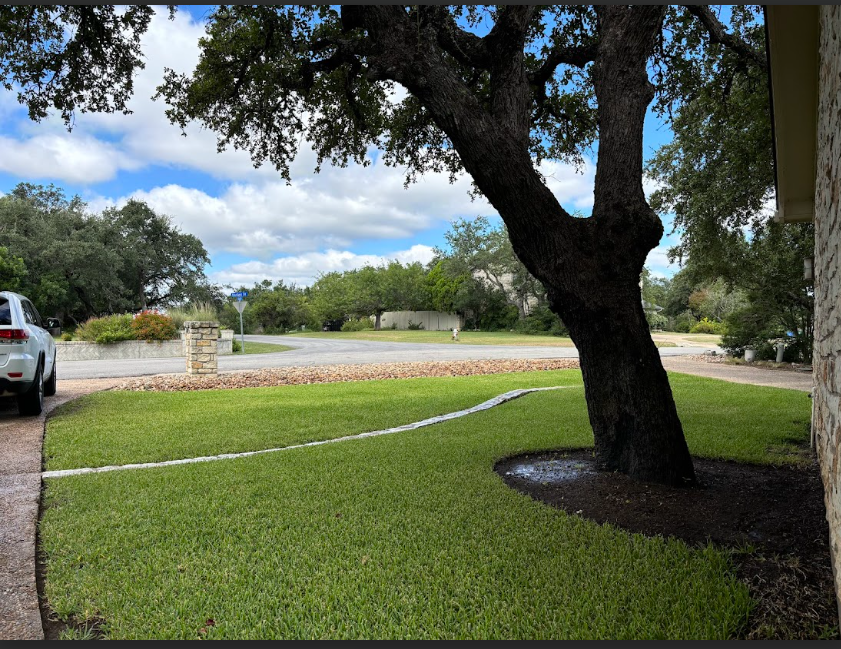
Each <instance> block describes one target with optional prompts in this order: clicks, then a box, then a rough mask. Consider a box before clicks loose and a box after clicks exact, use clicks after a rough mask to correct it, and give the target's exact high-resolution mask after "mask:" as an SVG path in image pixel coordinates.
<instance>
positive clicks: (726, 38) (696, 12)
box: [685, 5, 767, 70]
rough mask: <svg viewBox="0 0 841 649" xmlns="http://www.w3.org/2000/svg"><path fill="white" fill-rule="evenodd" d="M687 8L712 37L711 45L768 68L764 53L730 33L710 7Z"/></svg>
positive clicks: (693, 6)
mask: <svg viewBox="0 0 841 649" xmlns="http://www.w3.org/2000/svg"><path fill="white" fill-rule="evenodd" d="M685 7H686V10H687V11H688V12H689V13H690V14H692V15H693V16H695V17H696V18H697V19H698V20H699V21H700V22H701V24H702V25H703V26H704V28H705V29H706V30H707V33H708V34H709V36H710V43H719V44H721V45H723V46H724V47H726V48H727V49H729V50H732V51H733V52H735V53H736V54H738V55H739V56H740V57H742V58H743V59H747V60H749V61H750V62H751V63H753V64H754V65H757V66H759V67H760V68H761V69H763V70H764V69H765V68H766V67H767V62H766V60H765V55H764V53H760V52H757V51H756V50H755V49H754V48H752V47H751V46H750V44H749V43H747V42H746V41H744V40H743V39H741V38H739V37H738V36H737V35H736V34H731V33H730V32H728V31H727V27H725V26H724V24H723V23H722V22H721V21H720V20H719V19H718V18H717V17H716V15H715V14H714V13H713V12H712V10H711V9H710V7H709V5H685Z"/></svg>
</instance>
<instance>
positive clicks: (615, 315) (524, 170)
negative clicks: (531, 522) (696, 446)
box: [360, 5, 695, 485]
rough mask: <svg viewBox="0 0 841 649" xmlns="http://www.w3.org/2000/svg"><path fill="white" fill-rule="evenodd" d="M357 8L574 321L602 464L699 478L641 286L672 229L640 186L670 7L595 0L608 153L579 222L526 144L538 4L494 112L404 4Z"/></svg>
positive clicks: (506, 64) (509, 50) (499, 66)
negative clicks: (653, 71) (652, 254)
mask: <svg viewBox="0 0 841 649" xmlns="http://www.w3.org/2000/svg"><path fill="white" fill-rule="evenodd" d="M360 11H361V12H362V13H363V15H364V22H365V27H366V29H367V31H368V34H369V35H370V37H371V38H372V42H373V43H374V47H375V49H374V52H373V58H372V59H369V61H370V62H371V67H370V68H369V74H372V75H373V77H372V78H383V79H386V78H388V79H391V80H394V81H398V82H399V83H401V84H402V85H403V86H405V87H406V88H407V89H408V90H409V92H411V93H412V95H414V96H415V97H416V98H418V100H419V101H420V102H421V103H422V104H423V106H424V108H425V109H426V110H427V111H429V113H430V115H431V116H432V118H433V120H434V121H435V123H436V124H437V126H438V127H439V128H440V129H441V130H442V131H443V132H444V133H446V134H447V135H448V136H449V138H450V140H451V142H452V145H453V147H454V148H455V150H456V151H457V152H458V154H459V157H460V159H461V162H462V164H463V165H464V168H465V170H466V171H467V172H468V173H469V174H470V175H471V177H472V178H473V180H474V181H475V183H476V186H477V187H478V188H479V190H480V191H481V192H482V193H483V194H484V196H485V197H486V198H487V199H488V201H489V202H490V203H491V205H493V206H494V208H496V210H497V212H498V213H499V215H500V216H501V217H502V219H503V220H504V221H505V224H506V226H507V228H508V235H509V238H510V240H511V245H512V247H513V249H514V252H515V254H516V255H517V257H518V258H519V259H520V261H522V262H523V264H524V265H525V266H526V268H527V269H528V270H529V272H530V273H531V274H532V275H534V276H535V277H536V278H537V279H538V280H540V282H541V283H542V284H543V285H544V287H546V290H547V297H548V299H549V304H550V307H551V309H552V310H553V311H554V312H555V313H556V314H558V315H559V316H560V317H561V319H562V320H563V321H564V322H565V323H566V324H567V326H568V327H569V328H570V333H571V335H572V339H573V341H574V342H575V344H576V346H577V347H578V351H579V355H580V359H581V367H582V373H583V375H584V385H585V389H586V394H587V408H588V411H589V414H590V423H591V424H592V426H593V434H594V437H595V446H596V457H597V460H598V462H599V464H600V465H601V466H602V467H603V468H605V469H612V470H618V471H622V472H623V473H627V474H628V475H629V476H631V477H633V478H636V479H639V480H652V481H657V482H663V483H667V484H675V485H680V484H687V483H694V481H695V475H694V471H693V469H692V460H691V458H690V456H689V451H688V449H687V446H686V442H685V440H684V438H683V429H682V427H681V424H680V420H679V419H678V416H677V412H676V409H675V404H674V399H673V397H672V392H671V388H670V387H669V383H668V379H667V377H666V372H665V371H664V370H663V365H662V363H661V362H660V356H659V354H658V352H657V348H656V347H655V346H654V343H653V341H652V340H651V335H650V334H649V331H648V325H647V323H646V320H645V314H644V312H643V309H642V303H641V295H640V289H639V278H640V273H641V272H642V268H643V264H644V263H645V259H646V255H647V253H648V252H649V251H650V250H651V249H652V248H654V247H655V246H657V244H658V243H659V241H660V238H661V236H662V234H663V225H662V223H661V222H660V219H659V218H658V217H657V215H656V214H654V212H653V211H652V210H651V208H650V207H649V205H648V203H647V202H646V199H645V194H644V192H643V187H642V162H643V139H642V136H643V124H644V121H645V114H646V110H647V108H648V105H649V104H650V103H651V100H652V98H653V97H654V88H653V86H652V85H651V83H650V81H649V79H648V72H647V66H648V60H649V57H650V56H651V54H652V52H653V51H654V45H655V42H656V39H657V37H658V36H659V35H660V33H661V27H662V23H663V18H664V16H665V7H664V6H656V7H655V6H640V5H632V6H626V5H611V6H599V7H597V9H596V11H597V14H598V32H599V45H598V55H597V57H596V59H595V61H594V62H593V67H592V77H593V83H594V89H595V92H596V98H597V103H598V126H599V152H598V164H597V167H596V178H595V187H594V205H593V212H592V215H591V217H589V218H573V217H572V215H570V214H569V213H568V212H567V211H566V210H564V209H563V207H562V206H561V205H560V204H559V203H558V200H557V198H556V197H555V196H554V194H553V193H552V192H551V190H550V189H549V188H548V187H547V185H546V184H545V182H544V181H543V179H542V178H541V176H540V175H539V174H538V173H537V172H536V170H535V168H534V161H533V160H532V158H531V155H530V152H529V106H530V101H531V99H530V97H531V95H530V90H529V81H528V77H527V74H526V66H525V57H524V54H523V41H524V38H525V32H526V29H525V26H526V25H527V23H528V20H529V16H530V14H529V13H528V11H525V12H522V11H521V10H519V9H518V10H517V12H513V11H512V12H511V14H510V16H509V17H510V18H511V19H512V20H513V21H515V22H516V20H517V19H521V23H522V24H521V27H522V29H519V30H518V29H513V30H509V31H508V33H507V36H508V38H504V39H502V40H500V39H499V38H497V39H496V40H494V51H493V55H494V56H493V64H492V65H491V69H490V77H491V88H490V91H491V94H492V98H491V110H490V112H488V111H487V110H486V109H485V107H483V106H482V105H481V104H480V103H479V101H478V100H477V98H476V97H475V96H474V95H473V94H472V93H471V92H470V91H469V90H468V89H467V88H466V87H465V86H464V84H463V82H462V80H461V79H460V78H459V77H458V76H457V74H456V73H455V71H454V70H453V69H452V68H451V67H449V66H447V65H442V64H441V57H440V52H439V51H438V50H437V49H436V45H435V42H434V40H432V39H430V40H429V41H424V40H422V39H420V36H421V35H422V34H421V32H419V31H418V30H417V29H416V28H415V27H414V26H413V25H409V24H408V23H407V22H406V21H405V16H403V15H402V14H401V13H400V12H401V11H402V9H401V10H399V11H398V10H397V9H395V8H392V7H388V8H383V7H380V6H371V5H367V6H366V7H365V8H364V9H361V10H360ZM511 26H515V25H513V23H511V24H510V25H509V27H511ZM419 39H420V40H419ZM492 40H493V39H492ZM378 75H379V77H378Z"/></svg>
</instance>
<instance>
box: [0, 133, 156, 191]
mask: <svg viewBox="0 0 841 649" xmlns="http://www.w3.org/2000/svg"><path fill="white" fill-rule="evenodd" d="M0 151H2V152H3V155H2V156H0V171H5V172H6V173H10V174H14V175H16V176H20V177H22V178H26V179H32V180H35V179H41V178H60V179H62V180H66V181H70V182H76V183H83V184H87V183H97V182H102V181H105V180H110V179H112V178H113V177H114V176H115V175H116V174H117V172H118V171H120V170H121V169H126V170H131V169H137V168H138V167H139V166H140V165H139V163H137V162H136V161H134V160H133V159H132V158H131V157H130V156H127V155H125V154H124V153H122V152H121V151H120V150H119V149H118V148H117V147H115V146H113V145H111V144H109V143H108V142H103V141H101V140H97V139H96V138H93V137H90V136H78V135H71V134H67V133H64V134H52V133H47V134H44V135H36V136H35V137H32V138H29V139H27V140H23V141H21V140H16V139H13V138H8V137H3V136H0Z"/></svg>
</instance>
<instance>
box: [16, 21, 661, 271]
mask: <svg viewBox="0 0 841 649" xmlns="http://www.w3.org/2000/svg"><path fill="white" fill-rule="evenodd" d="M206 12H207V7H185V8H184V9H182V10H179V12H178V13H177V14H176V17H175V20H174V21H169V20H168V19H167V17H166V12H159V14H158V15H157V16H156V17H155V18H154V20H153V22H152V24H151V26H150V29H149V32H148V33H147V34H146V36H145V37H144V42H143V51H144V53H145V55H146V63H147V65H146V69H145V70H144V71H142V72H141V73H140V75H139V76H138V78H137V80H136V82H135V87H136V93H135V96H134V98H133V99H132V100H131V103H130V107H131V108H132V110H133V111H134V114H132V115H128V116H123V115H95V114H78V115H77V116H76V123H75V127H74V129H73V131H72V132H71V133H68V132H67V130H66V129H65V128H64V125H63V123H62V122H61V120H60V119H58V118H55V117H51V118H48V119H47V120H44V121H42V122H41V123H38V124H36V123H33V122H30V121H29V120H28V118H27V116H26V112H25V110H24V108H23V107H21V106H19V105H18V104H17V102H16V98H15V96H14V94H13V93H10V92H6V91H3V90H2V89H0V151H3V154H2V155H0V192H8V191H10V190H11V189H12V188H13V187H14V186H15V185H16V184H17V183H19V182H31V183H40V184H48V183H54V184H55V185H57V186H60V187H63V188H64V189H65V191H66V192H67V194H68V195H73V194H78V195H80V196H81V197H82V198H83V199H84V200H86V201H87V202H88V204H89V207H90V209H91V210H93V211H99V210H101V209H103V208H104V207H107V206H110V205H120V204H122V203H124V202H125V201H126V200H128V199H129V198H132V197H135V198H139V199H142V200H145V201H146V202H148V203H149V204H150V205H151V206H152V207H153V208H154V209H155V210H156V211H158V212H160V213H165V214H168V215H170V216H171V217H172V219H173V221H174V222H175V223H176V224H177V225H178V226H179V227H180V228H181V229H182V230H184V231H185V232H189V233H191V234H195V235H196V236H198V237H199V238H200V239H201V240H202V241H203V243H204V245H205V247H206V248H207V249H208V252H209V253H210V257H211V265H210V266H209V267H208V268H207V271H208V274H209V276H210V278H211V279H212V280H213V281H216V282H218V283H222V284H233V285H239V284H246V285H250V284H252V283H253V282H256V281H260V280H262V279H265V278H269V279H274V280H276V279H283V280H284V281H286V282H295V283H297V284H299V285H307V284H310V283H312V281H314V279H315V278H316V276H317V275H318V274H319V273H320V272H328V271H333V270H339V271H341V270H348V269H350V268H355V267H359V266H362V265H364V264H366V263H374V264H376V263H381V261H383V260H385V259H392V258H396V259H399V260H401V261H404V262H411V261H421V262H426V261H428V260H429V258H430V257H431V254H432V248H433V247H434V246H441V245H443V243H444V239H443V234H444V232H445V231H446V230H447V229H448V227H449V223H450V222H451V221H453V220H455V219H458V218H462V217H465V218H470V217H475V216H477V215H480V214H482V215H487V216H494V215H495V212H494V210H493V209H492V208H491V207H490V205H488V204H487V202H485V201H484V200H477V201H471V199H470V197H469V196H468V189H469V185H470V184H469V181H468V179H467V178H462V179H460V180H459V181H457V182H456V183H455V184H450V183H449V182H448V180H447V178H446V176H445V175H436V174H429V175H427V176H425V177H423V178H422V179H420V181H419V182H418V183H417V184H415V185H412V186H410V188H409V189H408V190H404V189H403V174H402V171H401V170H400V169H393V168H388V167H385V166H384V165H382V164H380V163H378V162H377V161H375V162H374V164H373V165H371V166H370V167H367V168H363V167H359V166H351V167H349V168H347V169H334V168H329V167H325V168H324V169H323V171H322V173H321V174H319V175H314V174H313V172H312V171H313V169H314V166H315V157H314V155H313V154H312V152H311V151H309V150H308V149H307V148H306V147H304V148H302V150H301V152H300V154H299V156H298V158H297V159H296V161H295V163H294V164H293V166H292V174H293V177H292V180H293V183H292V185H291V186H287V185H286V183H285V182H284V181H283V180H282V179H281V178H280V177H279V175H278V174H277V173H276V172H275V171H274V170H272V169H269V168H261V169H259V170H255V169H254V168H253V166H252V164H251V162H250V160H249V158H248V156H247V154H245V153H243V152H237V151H226V152H223V153H221V154H218V153H217V152H216V144H215V136H214V135H213V134H212V133H210V132H208V131H202V130H200V129H199V128H198V127H197V126H190V127H188V130H187V133H188V135H187V137H186V138H185V137H182V136H181V134H180V130H179V129H178V127H176V126H172V125H170V124H169V123H168V122H167V120H166V117H165V116H164V109H165V105H164V104H163V103H162V102H153V101H151V96H152V95H153V94H154V91H155V86H157V85H158V84H159V83H160V81H161V79H162V76H163V68H164V66H168V67H172V68H174V69H176V70H177V71H179V72H190V71H192V69H193V67H194V66H195V63H196V61H197V58H198V47H197V40H198V38H199V37H200V36H201V35H202V33H203V28H202V19H203V17H204V16H205V15H206ZM670 139H671V133H670V131H669V129H668V128H667V126H665V125H664V124H662V123H660V122H658V120H657V119H656V118H655V117H654V116H653V115H649V118H648V120H647V122H646V129H645V148H646V154H647V155H650V154H651V153H652V152H653V151H654V150H655V149H656V148H657V147H658V146H660V145H661V144H663V143H665V142H667V141H669V140H670ZM374 157H376V156H374ZM542 171H544V173H545V174H546V175H547V178H548V184H549V186H550V188H551V189H552V191H553V192H554V193H555V194H556V196H557V197H558V199H559V200H560V202H561V204H562V205H564V207H566V208H567V209H578V210H581V211H583V212H585V213H587V212H588V211H589V208H590V206H591V205H592V188H593V176H594V172H595V166H594V164H588V165H587V166H586V167H585V169H584V170H583V173H577V172H576V171H575V170H574V169H572V168H570V167H568V166H566V165H561V164H549V165H546V166H545V167H544V168H542ZM664 220H665V222H664V225H665V227H666V233H667V236H666V237H664V239H663V240H662V241H661V243H660V246H659V247H658V248H656V249H655V250H653V251H652V252H651V254H650V255H649V259H648V264H647V265H648V267H649V268H650V269H651V270H652V272H653V273H654V274H656V275H665V276H670V275H671V274H673V273H674V272H675V270H676V267H674V266H669V265H668V264H667V259H666V249H667V248H668V247H669V246H670V245H673V244H674V243H675V242H676V239H675V237H674V236H672V237H671V238H669V237H668V233H669V231H670V230H671V223H670V220H669V219H668V217H666V219H664Z"/></svg>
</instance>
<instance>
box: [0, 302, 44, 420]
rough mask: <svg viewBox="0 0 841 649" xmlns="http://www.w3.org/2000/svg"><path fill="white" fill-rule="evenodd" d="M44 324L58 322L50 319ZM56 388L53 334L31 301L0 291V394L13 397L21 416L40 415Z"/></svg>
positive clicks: (0, 395)
mask: <svg viewBox="0 0 841 649" xmlns="http://www.w3.org/2000/svg"><path fill="white" fill-rule="evenodd" d="M47 326H51V327H52V326H58V325H57V322H56V321H55V320H53V319H52V318H50V319H49V320H48V321H47ZM55 390H56V368H55V342H54V341H53V337H52V336H51V335H50V333H49V332H48V331H47V330H46V329H45V328H44V324H43V323H42V322H41V316H40V315H38V311H36V310H35V307H34V306H33V305H32V302H30V301H29V300H28V299H26V298H25V297H24V296H23V295H18V294H17V293H11V292H8V291H0V397H9V396H14V397H16V398H17V402H18V411H19V412H20V414H22V415H40V414H41V411H42V410H43V409H44V396H52V395H54V394H55Z"/></svg>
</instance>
